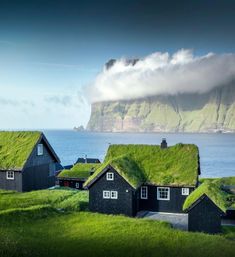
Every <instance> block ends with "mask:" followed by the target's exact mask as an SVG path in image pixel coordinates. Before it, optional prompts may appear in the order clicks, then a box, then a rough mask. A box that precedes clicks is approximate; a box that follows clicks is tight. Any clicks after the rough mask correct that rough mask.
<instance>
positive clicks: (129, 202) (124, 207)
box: [89, 169, 136, 216]
mask: <svg viewBox="0 0 235 257" xmlns="http://www.w3.org/2000/svg"><path fill="white" fill-rule="evenodd" d="M107 172H113V173H114V180H113V181H108V180H106V173H107ZM103 190H108V191H117V192H118V199H103ZM135 204H136V195H135V192H134V190H133V188H132V187H131V186H130V185H129V184H128V183H127V182H126V181H125V180H124V179H123V178H122V177H121V176H120V175H119V174H118V173H117V172H116V171H114V170H113V169H112V170H107V171H106V172H105V173H104V174H103V175H102V176H101V177H100V178H99V179H98V180H97V181H96V182H95V183H94V184H93V185H92V186H91V187H90V188H89V209H90V210H91V211H93V212H101V213H107V214H124V215H127V216H134V215H135V214H136V206H135Z"/></svg>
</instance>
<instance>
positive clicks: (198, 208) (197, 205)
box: [185, 194, 224, 234]
mask: <svg viewBox="0 0 235 257" xmlns="http://www.w3.org/2000/svg"><path fill="white" fill-rule="evenodd" d="M185 211H186V212H187V213H188V230H189V231H196V232H206V233H211V234H215V233H220V232H221V216H222V215H224V211H223V210H222V209H220V208H219V206H218V205H216V204H215V203H214V202H213V201H212V200H211V199H210V198H209V197H208V196H207V195H206V194H203V195H202V196H201V197H199V198H198V199H197V200H196V201H195V202H194V203H193V204H191V206H190V207H189V208H188V209H186V210H185Z"/></svg>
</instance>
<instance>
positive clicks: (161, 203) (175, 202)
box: [138, 186, 194, 213]
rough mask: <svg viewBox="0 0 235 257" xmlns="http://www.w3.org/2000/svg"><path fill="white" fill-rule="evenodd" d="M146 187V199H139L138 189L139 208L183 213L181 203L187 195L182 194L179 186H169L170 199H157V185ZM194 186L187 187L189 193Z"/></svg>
mask: <svg viewBox="0 0 235 257" xmlns="http://www.w3.org/2000/svg"><path fill="white" fill-rule="evenodd" d="M147 187H148V199H141V197H140V188H139V189H138V198H139V210H148V211H156V212H172V213H183V204H184V201H185V199H186V198H187V195H182V188H181V187H170V200H157V186H147ZM193 190H194V188H189V193H191V192H192V191H193Z"/></svg>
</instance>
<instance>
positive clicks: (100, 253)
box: [0, 189, 235, 257]
mask: <svg viewBox="0 0 235 257" xmlns="http://www.w3.org/2000/svg"><path fill="white" fill-rule="evenodd" d="M87 196H88V194H87V192H85V191H83V192H81V191H76V190H66V189H62V190H42V191H35V192H30V193H16V192H6V191H1V192H0V200H1V202H0V206H1V211H0V256H1V257H16V256H17V257H32V256H33V257H37V256H38V257H39V256H40V257H44V256H45V257H51V256H57V257H65V256H66V257H75V256H76V257H77V256H87V257H89V256H96V257H106V256H107V257H108V256H112V257H120V256H125V257H129V256H130V257H131V256H135V257H144V256H147V257H152V256H156V257H157V256H159V257H162V256H174V257H178V256H180V257H186V256H190V257H196V256H200V257H204V256H205V257H217V256H219V257H223V256H224V257H225V256H233V254H234V252H235V244H234V240H235V234H234V232H235V231H234V230H233V229H226V231H225V233H224V234H223V235H216V236H215V235H206V234H202V233H189V232H183V231H178V230H175V229H172V228H170V226H169V225H168V224H167V223H165V222H158V221H151V220H147V219H135V218H128V217H124V216H112V215H103V214H96V213H89V212H87V211H84V210H85V209H86V205H85V206H83V207H82V204H85V203H87V200H88V197H87ZM77 206H80V207H79V208H77ZM74 210H76V211H74Z"/></svg>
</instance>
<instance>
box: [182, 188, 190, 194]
mask: <svg viewBox="0 0 235 257" xmlns="http://www.w3.org/2000/svg"><path fill="white" fill-rule="evenodd" d="M182 195H189V188H188V187H182Z"/></svg>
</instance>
